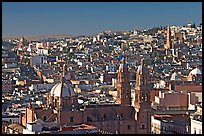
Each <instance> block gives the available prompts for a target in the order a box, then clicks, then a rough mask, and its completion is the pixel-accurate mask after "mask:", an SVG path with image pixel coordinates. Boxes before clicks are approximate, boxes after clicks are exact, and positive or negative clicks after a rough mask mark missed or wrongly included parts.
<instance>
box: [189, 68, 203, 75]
mask: <svg viewBox="0 0 204 136" xmlns="http://www.w3.org/2000/svg"><path fill="white" fill-rule="evenodd" d="M201 74H202V72H201V70H200V69H199V68H195V69H193V70H192V71H191V72H190V73H189V75H201Z"/></svg>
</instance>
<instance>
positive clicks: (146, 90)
mask: <svg viewBox="0 0 204 136" xmlns="http://www.w3.org/2000/svg"><path fill="white" fill-rule="evenodd" d="M149 81H150V77H149V71H148V69H147V67H145V65H144V59H141V65H140V66H139V67H138V69H137V72H136V88H135V111H136V112H135V113H136V114H135V119H136V120H137V133H138V134H149V133H150V132H151V114H150V112H151V103H150V86H149V85H150V84H149Z"/></svg>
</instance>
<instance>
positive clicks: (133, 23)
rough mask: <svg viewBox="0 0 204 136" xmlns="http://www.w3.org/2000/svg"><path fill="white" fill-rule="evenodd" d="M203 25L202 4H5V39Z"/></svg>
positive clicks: (3, 13)
mask: <svg viewBox="0 0 204 136" xmlns="http://www.w3.org/2000/svg"><path fill="white" fill-rule="evenodd" d="M190 22H193V23H195V24H196V25H198V24H200V23H201V22H202V2H3V3H2V35H3V36H22V35H23V36H34V35H45V34H47V35H50V34H72V35H75V36H76V35H93V34H97V33H99V32H102V31H107V30H112V31H124V30H125V31H126V30H127V31H129V30H134V29H147V28H151V27H154V26H166V25H168V24H169V25H185V24H187V23H190Z"/></svg>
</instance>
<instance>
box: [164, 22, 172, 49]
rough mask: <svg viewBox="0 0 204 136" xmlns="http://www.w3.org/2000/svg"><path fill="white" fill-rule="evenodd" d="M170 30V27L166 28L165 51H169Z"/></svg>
mask: <svg viewBox="0 0 204 136" xmlns="http://www.w3.org/2000/svg"><path fill="white" fill-rule="evenodd" d="M171 44H172V43H171V28H170V26H169V25H168V28H167V35H166V46H165V49H166V50H169V49H171V46H172V45H171Z"/></svg>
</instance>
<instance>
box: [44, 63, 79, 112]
mask: <svg viewBox="0 0 204 136" xmlns="http://www.w3.org/2000/svg"><path fill="white" fill-rule="evenodd" d="M64 69H65V66H63V74H62V77H61V80H60V82H59V83H57V84H56V85H54V86H53V87H52V89H51V91H50V94H49V99H48V105H49V106H51V107H54V108H61V109H64V108H73V107H76V106H77V105H78V96H77V93H76V92H75V91H74V89H73V87H72V83H71V82H70V81H65V80H66V79H65V78H64V73H65V70H64Z"/></svg>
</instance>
